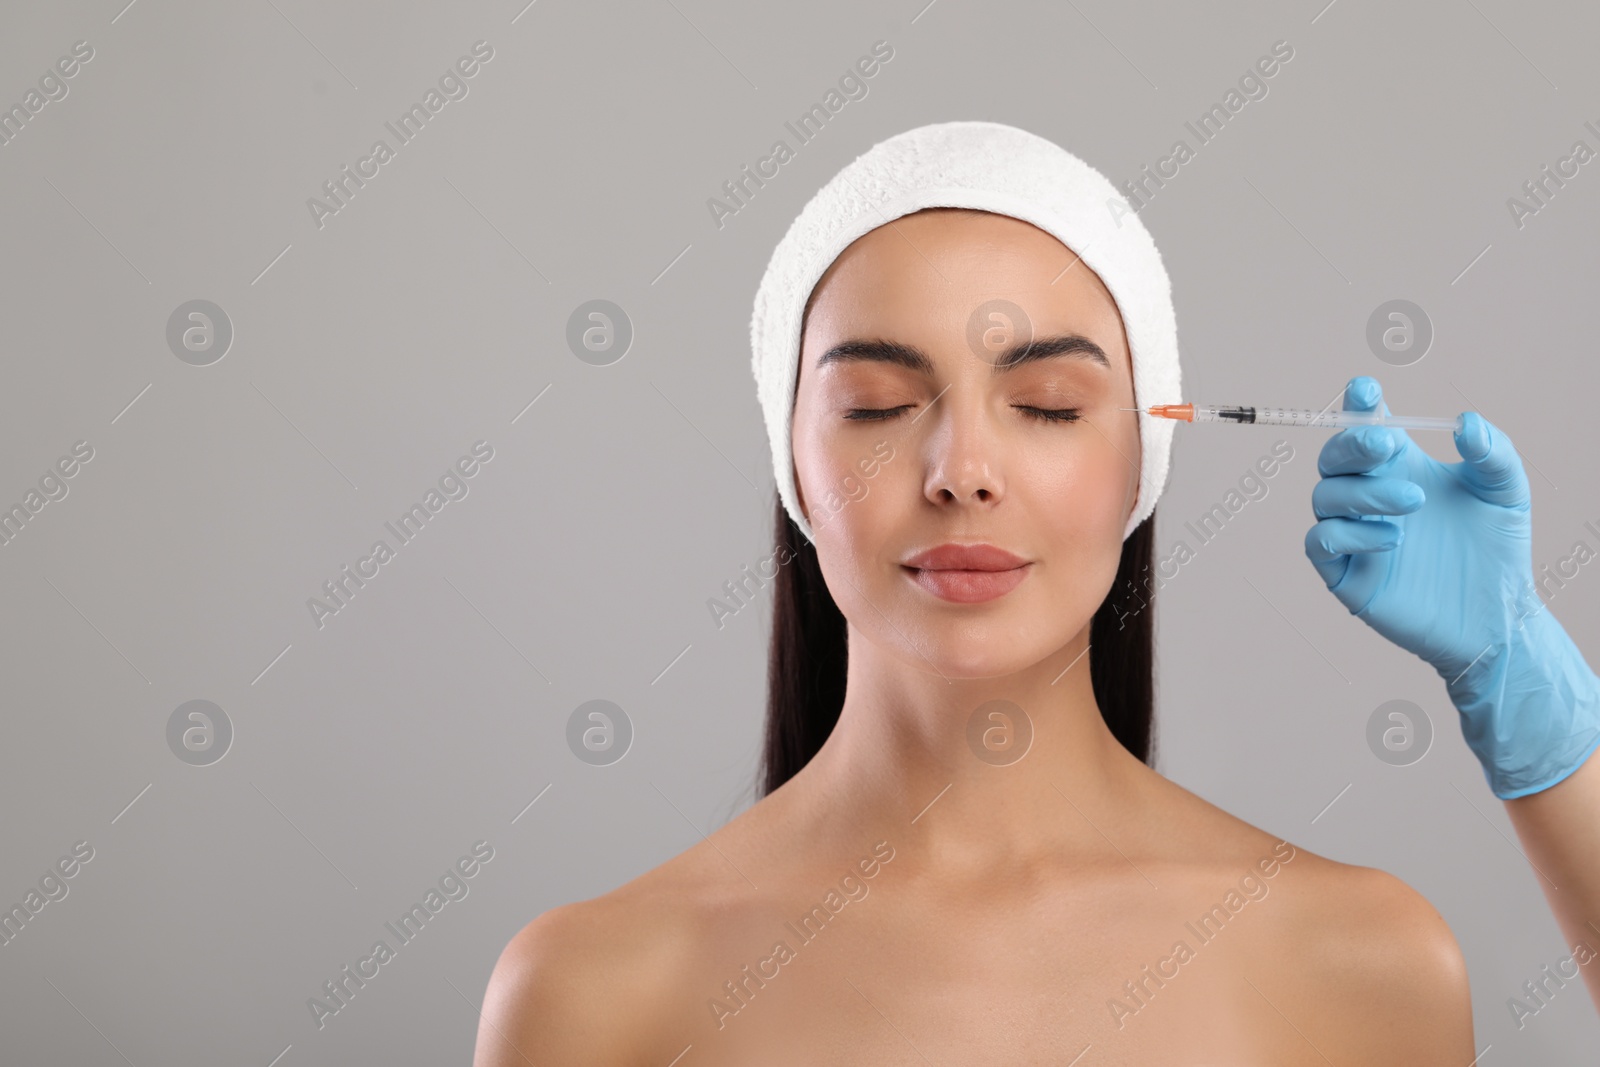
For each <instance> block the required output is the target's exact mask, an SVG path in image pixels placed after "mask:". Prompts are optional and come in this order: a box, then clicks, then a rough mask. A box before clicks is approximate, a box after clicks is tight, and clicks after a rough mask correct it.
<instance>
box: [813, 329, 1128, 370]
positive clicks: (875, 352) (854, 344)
mask: <svg viewBox="0 0 1600 1067" xmlns="http://www.w3.org/2000/svg"><path fill="white" fill-rule="evenodd" d="M1062 356H1067V357H1071V358H1073V359H1082V360H1088V361H1090V362H1092V363H1098V364H1100V366H1102V367H1104V368H1106V369H1107V370H1110V369H1111V360H1110V359H1108V358H1107V357H1106V353H1105V350H1104V349H1102V348H1101V347H1100V346H1099V345H1097V344H1095V343H1094V342H1093V341H1091V340H1089V339H1088V338H1087V337H1084V336H1082V335H1081V334H1075V333H1067V334H1059V335H1057V336H1055V337H1040V338H1035V339H1034V340H1031V341H1021V342H1019V343H1017V344H1014V345H1012V346H1011V347H1010V348H1008V349H1006V350H1005V351H1004V352H1001V353H1000V355H999V356H998V357H997V358H996V359H995V361H994V370H993V373H995V374H999V373H1001V372H1003V371H1008V370H1011V369H1012V368H1013V367H1019V366H1021V365H1022V364H1024V363H1033V362H1035V361H1037V360H1041V359H1052V358H1057V357H1062ZM855 362H863V363H892V364H895V365H897V366H901V367H905V368H906V369H907V370H912V371H916V372H917V373H918V374H925V375H928V376H929V377H932V375H933V360H932V359H930V358H929V357H928V354H927V353H926V352H924V351H923V350H922V349H920V348H918V347H917V346H916V345H908V344H904V343H902V342H900V341H868V340H859V339H855V340H849V341H844V342H841V343H840V344H836V345H834V346H833V347H832V348H830V349H828V350H827V351H826V352H824V353H822V355H821V356H819V357H818V358H817V366H818V367H823V366H826V365H827V364H829V363H855Z"/></svg>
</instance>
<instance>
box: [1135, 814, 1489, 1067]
mask: <svg viewBox="0 0 1600 1067" xmlns="http://www.w3.org/2000/svg"><path fill="white" fill-rule="evenodd" d="M1158 789H1160V790H1162V791H1163V793H1164V799H1165V801H1166V802H1167V804H1168V805H1169V806H1170V808H1171V810H1172V811H1173V812H1174V813H1175V814H1174V815H1172V816H1171V817H1170V818H1168V819H1167V820H1166V825H1168V826H1169V827H1170V828H1171V830H1172V832H1174V833H1176V834H1178V835H1181V839H1182V840H1183V841H1185V842H1187V843H1188V844H1186V845H1185V846H1184V847H1186V848H1187V849H1188V852H1189V858H1190V859H1191V860H1193V861H1194V862H1196V863H1197V864H1202V863H1203V865H1204V866H1205V867H1206V868H1208V869H1213V870H1220V871H1232V872H1233V876H1232V878H1231V881H1232V883H1233V884H1234V885H1235V886H1236V888H1237V893H1235V894H1234V895H1233V897H1234V899H1233V900H1231V901H1230V903H1229V906H1230V907H1232V906H1235V905H1237V906H1239V907H1240V908H1241V910H1243V905H1245V904H1247V903H1248V906H1249V909H1251V910H1253V911H1254V912H1256V913H1257V914H1258V915H1259V916H1260V918H1261V920H1262V921H1261V922H1259V923H1257V922H1254V921H1252V922H1250V923H1249V924H1246V925H1242V926H1241V927H1240V930H1241V932H1242V933H1243V932H1244V931H1250V932H1249V933H1246V934H1244V936H1245V937H1246V938H1247V939H1249V941H1250V951H1249V952H1248V953H1247V954H1245V955H1244V956H1243V957H1242V962H1241V965H1240V968H1239V973H1240V975H1241V976H1242V977H1243V978H1245V979H1249V981H1250V983H1251V985H1253V986H1254V987H1255V991H1254V992H1252V991H1251V989H1250V987H1249V986H1246V985H1244V983H1243V982H1241V983H1240V986H1241V989H1242V991H1243V995H1244V996H1245V997H1246V998H1247V999H1253V1000H1254V1001H1255V1003H1256V1004H1257V1005H1259V1007H1260V1009H1261V1016H1262V1019H1263V1027H1266V1026H1269V1025H1272V1026H1279V1027H1282V1028H1283V1029H1284V1031H1285V1032H1286V1033H1287V1034H1289V1035H1291V1037H1292V1034H1293V1031H1291V1030H1289V1027H1290V1026H1292V1027H1294V1029H1297V1030H1299V1031H1301V1034H1300V1037H1301V1038H1304V1040H1305V1041H1308V1042H1310V1043H1311V1045H1312V1046H1314V1047H1315V1049H1316V1050H1317V1052H1320V1053H1321V1056H1317V1055H1316V1054H1315V1053H1313V1054H1312V1055H1311V1057H1310V1059H1311V1060H1312V1061H1314V1062H1318V1063H1321V1062H1322V1057H1324V1056H1325V1057H1327V1058H1329V1059H1332V1060H1333V1061H1334V1062H1336V1063H1339V1062H1352V1063H1363V1064H1397V1065H1398V1064H1406V1065H1408V1067H1418V1065H1431V1064H1441V1065H1442V1064H1453V1065H1456V1067H1459V1065H1461V1064H1465V1063H1469V1062H1471V1061H1472V1060H1473V1059H1474V1057H1475V1056H1476V1055H1477V1051H1476V1050H1475V1049H1474V1048H1473V1034H1472V1004H1471V997H1470V993H1469V989H1468V984H1467V967H1466V961H1465V959H1464V958H1463V956H1462V954H1461V947H1460V945H1459V944H1458V943H1457V942H1456V938H1455V934H1454V933H1453V932H1452V931H1451V929H1450V925H1449V923H1447V922H1446V921H1445V919H1444V916H1442V915H1440V914H1439V912H1438V910H1437V909H1436V908H1434V906H1433V905H1432V904H1430V903H1429V902H1428V900H1427V898H1426V897H1424V896H1423V895H1422V894H1421V893H1419V892H1417V890H1415V889H1414V888H1412V887H1411V886H1410V885H1407V884H1406V883H1405V882H1404V881H1402V880H1401V879H1399V878H1397V877H1395V876H1394V875H1392V874H1390V873H1388V872H1387V871H1383V870H1380V869H1378V868H1375V867H1365V866H1360V865H1357V864H1350V863H1341V862H1339V861H1337V860H1333V859H1329V858H1327V857H1325V856H1321V855H1318V854H1317V853H1314V852H1311V851H1310V850H1308V849H1304V848H1301V847H1299V846H1297V845H1295V844H1293V843H1292V842H1290V841H1287V840H1284V839H1282V838H1280V837H1278V836H1277V835H1274V834H1271V833H1269V832H1267V831H1266V830H1263V829H1260V828H1258V827H1256V826H1253V825H1251V824H1250V823H1247V822H1245V821H1244V820H1242V819H1239V818H1237V817H1235V816H1234V815H1232V814H1230V813H1228V812H1226V811H1224V810H1222V809H1221V808H1218V807H1216V806H1215V805H1213V804H1211V803H1210V802H1209V801H1206V800H1204V799H1203V798H1200V797H1198V796H1196V795H1195V794H1192V793H1189V792H1188V791H1187V790H1183V789H1182V787H1179V786H1176V784H1175V783H1172V784H1171V785H1170V788H1169V787H1168V786H1158ZM1173 790H1178V792H1176V793H1175V792H1173ZM1169 847H1173V846H1170V845H1169ZM1219 863H1220V864H1221V865H1222V866H1221V868H1220V869H1219V868H1217V866H1216V865H1217V864H1219ZM1246 872H1248V874H1246ZM1216 877H1217V875H1213V876H1212V879H1213V882H1215V880H1216ZM1257 901H1259V902H1260V903H1257ZM1219 914H1221V915H1222V916H1223V917H1225V915H1226V913H1219ZM1307 1051H1310V1050H1307Z"/></svg>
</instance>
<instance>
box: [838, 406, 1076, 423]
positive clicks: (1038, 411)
mask: <svg viewBox="0 0 1600 1067" xmlns="http://www.w3.org/2000/svg"><path fill="white" fill-rule="evenodd" d="M1015 406H1016V409H1017V410H1018V411H1021V412H1025V413H1027V415H1028V416H1029V417H1031V418H1035V419H1039V420H1041V421H1043V422H1077V421H1078V420H1079V419H1080V418H1082V417H1083V412H1082V409H1080V408H1035V407H1028V406H1027V405H1024V404H1017V405H1015ZM911 407H912V405H910V404H901V405H900V406H899V407H895V408H851V409H850V411H849V412H847V413H846V414H845V418H847V419H853V420H856V421H858V422H881V421H883V420H885V419H892V418H894V417H895V416H896V415H898V414H900V413H901V412H902V411H908V410H910V409H911Z"/></svg>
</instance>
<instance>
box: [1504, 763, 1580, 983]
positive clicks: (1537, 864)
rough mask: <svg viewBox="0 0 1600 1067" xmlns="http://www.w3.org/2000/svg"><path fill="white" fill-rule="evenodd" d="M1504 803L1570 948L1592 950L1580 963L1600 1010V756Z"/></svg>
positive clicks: (1577, 959)
mask: <svg viewBox="0 0 1600 1067" xmlns="http://www.w3.org/2000/svg"><path fill="white" fill-rule="evenodd" d="M1502 803H1504V804H1505V806H1506V813H1507V814H1508V815H1509V816H1510V817H1511V825H1512V826H1515V827H1516V829H1517V836H1518V837H1519V838H1521V839H1522V845H1523V849H1524V853H1523V854H1524V855H1526V856H1527V857H1528V862H1529V864H1531V865H1532V867H1533V870H1534V873H1535V874H1536V875H1537V876H1538V879H1539V888H1541V889H1543V890H1544V896H1545V900H1547V901H1549V903H1550V910H1551V911H1552V912H1554V913H1555V917H1556V922H1557V923H1558V924H1559V925H1560V927H1561V932H1562V933H1563V934H1565V935H1566V938H1567V947H1568V948H1577V947H1578V946H1579V945H1583V946H1587V947H1586V948H1585V949H1583V950H1582V951H1581V954H1578V955H1575V960H1576V962H1577V963H1578V965H1579V967H1578V969H1579V971H1580V973H1581V974H1582V975H1583V981H1584V984H1585V985H1586V986H1587V988H1588V990H1589V999H1590V1000H1591V1001H1593V1002H1594V1005H1595V1007H1596V1008H1597V1009H1600V958H1597V957H1596V955H1595V953H1597V952H1600V850H1597V849H1596V848H1595V844H1596V843H1597V842H1600V752H1596V754H1595V755H1592V756H1590V757H1589V758H1588V759H1587V760H1585V761H1584V763H1583V766H1581V767H1579V768H1578V769H1577V770H1576V771H1573V772H1572V773H1571V774H1570V775H1568V776H1567V777H1565V778H1563V779H1562V780H1561V781H1559V782H1557V783H1556V784H1555V785H1553V786H1551V787H1550V788H1549V789H1545V790H1542V791H1540V792H1538V793H1530V794H1529V795H1528V796H1525V797H1518V798H1517V799H1516V800H1506V801H1502ZM1558 980H1559V979H1558ZM1559 989H1560V987H1559V986H1557V985H1547V986H1546V987H1545V993H1546V994H1547V995H1553V994H1555V993H1557V992H1558V991H1559ZM1532 1006H1534V1007H1537V1005H1536V1004H1535V1005H1532Z"/></svg>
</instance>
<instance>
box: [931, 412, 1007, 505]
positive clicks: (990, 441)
mask: <svg viewBox="0 0 1600 1067" xmlns="http://www.w3.org/2000/svg"><path fill="white" fill-rule="evenodd" d="M958 392H959V390H955V389H952V390H950V391H949V392H947V393H946V394H945V395H944V398H943V399H942V400H941V401H940V404H936V405H934V408H935V409H937V408H938V407H939V406H940V405H943V407H944V410H943V411H938V412H936V411H934V410H930V411H929V412H928V414H929V416H930V417H934V416H935V415H936V417H937V418H938V419H939V423H938V425H937V427H936V428H935V429H934V432H933V433H931V434H929V435H928V439H927V444H926V446H925V447H926V448H927V450H928V475H927V478H926V480H925V482H924V485H923V494H924V495H925V496H926V497H927V498H928V500H929V501H931V502H932V503H934V504H936V505H938V506H939V507H941V508H949V507H958V508H962V507H976V508H993V507H995V506H996V505H998V504H999V503H1000V501H1001V499H1002V498H1003V497H1004V496H1005V479H1004V478H1003V477H1002V476H1001V462H1000V451H1001V443H1000V439H999V435H998V434H997V433H996V428H995V427H994V426H992V425H991V424H990V417H989V414H988V412H987V411H986V410H985V409H984V405H983V402H982V399H981V397H980V396H972V397H968V398H966V402H964V403H958V402H957V398H956V394H957V393H958Z"/></svg>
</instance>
